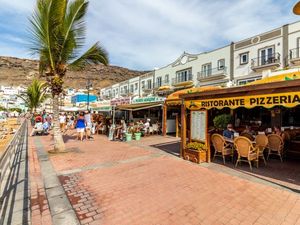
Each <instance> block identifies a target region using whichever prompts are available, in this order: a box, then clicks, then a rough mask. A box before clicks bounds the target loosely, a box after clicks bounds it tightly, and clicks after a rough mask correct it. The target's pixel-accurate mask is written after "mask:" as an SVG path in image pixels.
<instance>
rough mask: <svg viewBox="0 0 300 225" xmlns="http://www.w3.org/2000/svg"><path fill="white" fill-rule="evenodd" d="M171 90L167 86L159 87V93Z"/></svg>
mask: <svg viewBox="0 0 300 225" xmlns="http://www.w3.org/2000/svg"><path fill="white" fill-rule="evenodd" d="M170 89H171V87H170V86H167V85H166V86H161V87H159V88H158V91H166V90H170Z"/></svg>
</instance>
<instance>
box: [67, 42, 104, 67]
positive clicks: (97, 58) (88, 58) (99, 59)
mask: <svg viewBox="0 0 300 225" xmlns="http://www.w3.org/2000/svg"><path fill="white" fill-rule="evenodd" d="M100 63H102V64H104V65H108V63H109V60H108V53H107V52H106V51H105V49H104V48H103V47H101V45H100V44H99V43H98V42H97V43H96V44H94V45H93V46H92V47H91V48H90V49H89V50H87V51H86V52H85V53H84V54H83V55H82V56H81V57H80V58H78V59H76V60H75V61H74V62H72V63H70V65H69V67H70V68H71V69H82V68H84V67H85V66H86V65H88V64H100Z"/></svg>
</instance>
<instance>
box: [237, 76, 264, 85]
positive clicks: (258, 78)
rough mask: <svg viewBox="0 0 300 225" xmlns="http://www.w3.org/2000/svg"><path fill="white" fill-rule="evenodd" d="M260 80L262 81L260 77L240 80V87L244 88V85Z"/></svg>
mask: <svg viewBox="0 0 300 225" xmlns="http://www.w3.org/2000/svg"><path fill="white" fill-rule="evenodd" d="M260 79H261V78H260V77H254V78H249V79H244V80H238V86H242V85H245V84H248V83H250V82H253V81H256V80H260Z"/></svg>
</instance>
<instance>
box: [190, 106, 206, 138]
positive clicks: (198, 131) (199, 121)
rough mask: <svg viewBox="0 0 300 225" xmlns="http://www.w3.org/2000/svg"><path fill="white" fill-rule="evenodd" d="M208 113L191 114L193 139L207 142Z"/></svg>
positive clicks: (194, 112)
mask: <svg viewBox="0 0 300 225" xmlns="http://www.w3.org/2000/svg"><path fill="white" fill-rule="evenodd" d="M206 114H207V112H206V111H192V112H191V139H192V140H197V141H201V142H206V128H207V127H206V116H207V115H206Z"/></svg>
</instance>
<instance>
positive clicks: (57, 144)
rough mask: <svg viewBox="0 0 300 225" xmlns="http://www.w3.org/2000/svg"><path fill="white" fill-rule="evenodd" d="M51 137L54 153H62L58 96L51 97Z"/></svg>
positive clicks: (63, 149)
mask: <svg viewBox="0 0 300 225" xmlns="http://www.w3.org/2000/svg"><path fill="white" fill-rule="evenodd" d="M52 104H53V135H54V151H55V152H64V151H65V143H64V140H63V138H62V133H61V131H60V126H59V108H58V107H59V104H58V95H54V97H53V102H52Z"/></svg>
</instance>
